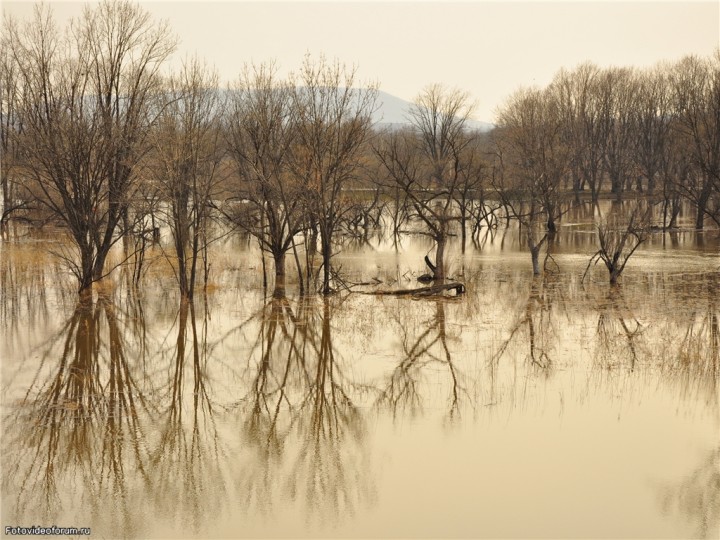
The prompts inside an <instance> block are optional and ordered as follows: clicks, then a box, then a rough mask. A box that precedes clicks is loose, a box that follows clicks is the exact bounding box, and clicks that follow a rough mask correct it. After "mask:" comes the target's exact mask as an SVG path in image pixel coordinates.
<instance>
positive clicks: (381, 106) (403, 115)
mask: <svg viewBox="0 0 720 540" xmlns="http://www.w3.org/2000/svg"><path fill="white" fill-rule="evenodd" d="M410 107H412V103H410V102H409V101H405V100H404V99H401V98H399V97H397V96H393V95H392V94H388V93H387V92H383V91H379V92H378V109H377V111H375V113H374V114H373V122H375V124H376V125H377V126H378V127H398V128H399V127H403V126H407V125H409V124H410V121H409V120H408V112H409V111H410ZM466 125H467V127H468V128H469V129H472V130H477V131H483V132H485V131H490V130H491V129H493V128H494V127H495V125H494V124H491V123H490V122H481V121H479V120H468V121H467V122H466Z"/></svg>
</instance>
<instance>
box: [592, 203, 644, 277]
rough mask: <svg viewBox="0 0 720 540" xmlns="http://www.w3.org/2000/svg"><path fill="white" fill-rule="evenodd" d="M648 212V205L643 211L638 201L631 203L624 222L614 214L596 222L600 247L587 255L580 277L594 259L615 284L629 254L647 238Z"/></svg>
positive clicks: (630, 255)
mask: <svg viewBox="0 0 720 540" xmlns="http://www.w3.org/2000/svg"><path fill="white" fill-rule="evenodd" d="M650 211H651V208H650V207H648V208H647V209H645V210H643V209H642V208H641V205H640V204H634V207H633V209H632V210H631V212H630V215H629V217H628V218H627V220H626V221H625V222H623V220H622V219H620V218H619V217H618V216H617V215H614V214H613V215H611V216H609V217H608V218H607V219H606V220H605V221H603V222H602V223H600V224H598V226H597V228H598V243H599V246H600V248H599V249H598V250H597V251H596V252H595V254H594V255H593V256H592V257H591V258H590V261H589V262H588V265H587V267H586V268H585V274H584V275H583V279H584V278H585V275H587V272H588V270H589V269H590V266H591V265H592V264H593V262H594V263H595V264H597V262H598V261H602V262H603V263H604V264H605V267H606V268H607V270H608V273H609V274H610V284H611V285H615V284H616V283H617V280H618V278H619V277H620V274H622V272H623V270H625V266H626V265H627V263H628V261H629V260H630V257H632V255H633V254H634V253H635V251H636V250H637V248H639V247H640V244H642V243H643V242H644V241H645V240H646V239H647V231H648V222H649V217H650Z"/></svg>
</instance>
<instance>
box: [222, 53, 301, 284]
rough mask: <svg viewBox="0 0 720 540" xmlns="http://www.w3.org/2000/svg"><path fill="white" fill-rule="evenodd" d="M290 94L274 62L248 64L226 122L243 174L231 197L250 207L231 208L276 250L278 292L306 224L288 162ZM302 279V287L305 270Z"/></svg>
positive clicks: (235, 218) (292, 129)
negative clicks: (292, 250) (296, 239)
mask: <svg viewBox="0 0 720 540" xmlns="http://www.w3.org/2000/svg"><path fill="white" fill-rule="evenodd" d="M291 98H292V93H291V88H290V86H289V84H288V83H286V82H283V81H280V80H278V78H277V73H276V68H275V66H274V65H273V64H268V65H265V64H262V65H259V66H254V65H253V66H246V67H245V70H244V71H243V73H242V74H241V76H240V79H239V80H238V82H237V83H236V84H235V87H234V89H233V90H232V93H231V101H230V111H229V112H230V114H229V121H228V126H227V133H228V145H229V148H230V155H231V157H232V158H233V160H234V162H235V165H236V166H237V169H238V171H239V179H240V186H239V188H238V190H237V191H238V192H239V193H238V194H237V196H234V197H232V198H231V199H230V201H231V203H232V202H233V201H236V200H237V199H241V200H244V201H246V203H247V204H248V205H249V207H250V208H249V209H248V210H245V209H241V210H240V211H237V210H228V211H227V212H228V213H229V215H230V217H231V218H232V219H233V221H234V222H235V223H236V224H237V225H239V226H240V227H241V228H242V229H244V230H246V231H248V232H249V233H250V234H252V235H254V236H255V237H256V238H257V239H258V241H259V243H260V247H261V249H263V250H266V251H268V252H270V254H271V255H272V258H273V261H274V264H275V289H276V291H278V293H279V292H280V291H284V289H285V257H286V254H287V252H288V251H289V250H290V248H291V247H292V248H294V247H295V244H294V238H295V235H296V234H297V233H299V232H300V231H301V230H302V226H303V222H302V221H301V218H300V216H299V215H298V214H299V211H300V210H301V208H302V206H301V196H302V191H301V189H300V183H299V182H298V181H297V179H296V178H294V177H293V176H292V174H291V168H290V159H291V150H292V148H291V145H292V143H293V141H294V134H295V127H296V117H297V114H296V110H295V109H294V108H293V106H292V101H291ZM295 252H296V251H295ZM296 262H297V259H296ZM298 269H300V265H299V263H298ZM299 282H300V288H301V291H302V289H303V279H302V276H300V279H299Z"/></svg>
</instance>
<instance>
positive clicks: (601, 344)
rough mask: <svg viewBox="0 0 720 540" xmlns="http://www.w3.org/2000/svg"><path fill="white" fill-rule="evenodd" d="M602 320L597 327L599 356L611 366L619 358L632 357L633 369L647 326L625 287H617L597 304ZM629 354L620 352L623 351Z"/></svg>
mask: <svg viewBox="0 0 720 540" xmlns="http://www.w3.org/2000/svg"><path fill="white" fill-rule="evenodd" d="M596 308H597V312H598V320H597V327H596V337H597V348H596V355H597V359H598V361H599V362H600V363H602V364H603V367H607V368H610V367H612V366H613V365H614V363H615V362H616V361H617V360H616V359H618V358H625V357H629V359H630V370H631V371H632V370H634V369H635V366H636V364H637V362H638V350H637V338H638V337H639V336H641V335H642V333H643V326H642V325H641V324H640V321H638V319H637V318H636V317H635V315H634V314H633V311H632V309H630V306H629V304H628V302H627V301H626V300H625V296H624V295H623V292H622V289H621V288H618V287H613V288H611V289H610V290H608V291H607V294H606V296H605V297H604V298H602V299H601V300H599V301H598V302H597V304H596ZM623 346H624V347H625V348H626V350H627V353H628V354H627V355H626V354H619V353H621V352H622V350H623Z"/></svg>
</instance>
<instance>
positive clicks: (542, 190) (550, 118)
mask: <svg viewBox="0 0 720 540" xmlns="http://www.w3.org/2000/svg"><path fill="white" fill-rule="evenodd" d="M553 90H554V89H553V88H551V89H549V90H545V91H540V90H532V89H529V90H520V91H519V92H517V93H516V94H515V95H513V96H512V97H511V98H510V100H509V101H508V103H507V104H506V105H505V107H504V108H503V109H502V110H501V111H500V114H499V127H498V130H497V133H496V135H495V140H496V158H497V159H496V174H495V176H494V182H495V187H496V189H497V192H498V194H499V196H500V198H501V199H502V201H503V203H504V204H505V206H506V208H508V209H509V210H510V212H511V214H512V216H513V217H515V218H516V219H517V220H518V221H519V222H520V224H521V226H522V227H523V228H524V229H525V234H526V239H527V245H528V249H529V250H530V254H531V257H532V263H533V274H535V275H538V274H539V273H540V265H539V259H538V257H539V253H540V248H541V247H542V245H543V243H544V242H545V241H546V239H547V233H550V234H553V233H555V232H556V230H557V224H556V222H557V220H558V219H559V217H560V215H561V213H562V202H563V197H562V192H561V187H562V180H563V178H564V177H565V176H566V175H567V174H568V172H569V170H570V163H571V155H572V154H571V151H570V146H569V144H568V132H567V130H566V129H565V126H564V124H563V122H562V117H561V107H560V100H559V97H558V95H557V94H556V93H555V92H554V91H553ZM541 220H544V221H545V224H546V228H541V227H540V222H541ZM542 229H544V230H543V231H542V232H543V234H542V236H540V239H539V240H538V239H537V237H538V236H539V235H540V232H541V230H542ZM545 231H547V232H545Z"/></svg>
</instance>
